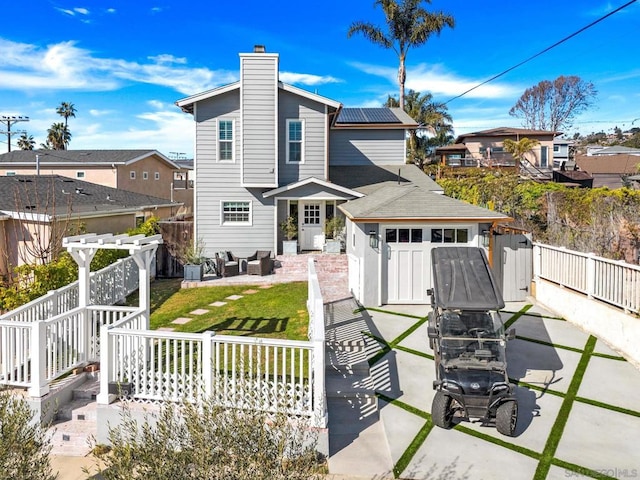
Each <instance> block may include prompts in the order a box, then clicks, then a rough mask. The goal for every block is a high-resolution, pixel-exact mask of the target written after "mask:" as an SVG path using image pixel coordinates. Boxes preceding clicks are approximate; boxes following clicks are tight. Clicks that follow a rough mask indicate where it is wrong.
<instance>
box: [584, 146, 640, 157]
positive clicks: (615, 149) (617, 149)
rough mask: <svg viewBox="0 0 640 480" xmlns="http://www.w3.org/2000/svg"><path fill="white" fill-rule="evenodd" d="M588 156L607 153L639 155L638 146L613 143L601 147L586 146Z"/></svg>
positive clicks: (606, 154) (639, 149)
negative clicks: (609, 145)
mask: <svg viewBox="0 0 640 480" xmlns="http://www.w3.org/2000/svg"><path fill="white" fill-rule="evenodd" d="M587 155H588V156H592V155H593V156H598V157H600V156H608V155H636V156H638V155H640V148H632V147H624V146H622V145H613V146H611V147H603V146H600V145H598V146H597V147H594V146H593V145H590V146H587Z"/></svg>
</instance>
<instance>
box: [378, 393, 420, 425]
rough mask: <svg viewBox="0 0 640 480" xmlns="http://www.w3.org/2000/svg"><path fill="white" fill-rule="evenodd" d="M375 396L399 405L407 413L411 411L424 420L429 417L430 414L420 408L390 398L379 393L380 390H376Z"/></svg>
mask: <svg viewBox="0 0 640 480" xmlns="http://www.w3.org/2000/svg"><path fill="white" fill-rule="evenodd" d="M376 396H377V397H378V398H379V399H381V400H384V401H385V402H387V403H389V404H391V405H394V406H396V407H399V408H401V409H403V410H405V411H407V412H409V413H413V414H414V415H416V416H418V417H420V418H424V419H425V420H428V419H429V418H431V415H429V414H428V413H427V412H423V411H422V410H420V409H419V408H416V407H414V406H412V405H409V404H408V403H405V402H403V401H401V400H398V399H397V398H391V397H388V396H386V395H385V394H384V393H380V392H376Z"/></svg>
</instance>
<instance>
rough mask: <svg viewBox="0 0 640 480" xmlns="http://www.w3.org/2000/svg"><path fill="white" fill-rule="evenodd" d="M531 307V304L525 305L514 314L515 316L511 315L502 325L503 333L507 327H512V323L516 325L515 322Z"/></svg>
mask: <svg viewBox="0 0 640 480" xmlns="http://www.w3.org/2000/svg"><path fill="white" fill-rule="evenodd" d="M531 307H533V305H531V304H530V303H529V304H527V305H525V306H524V307H522V308H521V309H520V311H518V312H516V313H515V314H514V315H513V316H512V317H511V318H510V319H509V320H507V321H506V322H505V323H504V331H505V332H506V331H507V329H508V328H509V327H511V325H513V324H514V323H516V321H517V320H518V319H519V318H520V317H521V316H523V315H524V314H525V313H527V312H528V311H529V309H530V308H531Z"/></svg>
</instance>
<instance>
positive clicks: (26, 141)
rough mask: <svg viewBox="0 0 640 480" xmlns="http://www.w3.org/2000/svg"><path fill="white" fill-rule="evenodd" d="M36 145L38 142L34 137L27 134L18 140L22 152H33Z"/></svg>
mask: <svg viewBox="0 0 640 480" xmlns="http://www.w3.org/2000/svg"><path fill="white" fill-rule="evenodd" d="M35 144H36V142H35V140H34V139H33V135H29V136H27V134H26V133H23V134H22V135H20V138H19V139H18V148H19V149H20V150H33V147H34V145H35Z"/></svg>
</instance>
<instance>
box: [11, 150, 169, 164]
mask: <svg viewBox="0 0 640 480" xmlns="http://www.w3.org/2000/svg"><path fill="white" fill-rule="evenodd" d="M154 154H155V155H157V156H158V157H159V158H161V159H162V160H164V161H165V162H167V163H169V164H170V165H172V166H173V167H174V168H179V167H178V166H177V165H176V164H175V163H174V162H172V161H171V160H169V159H168V158H167V157H165V156H164V155H162V154H161V153H160V152H158V151H157V150H14V151H12V152H8V153H3V154H1V155H0V165H2V164H5V165H9V164H10V165H21V164H23V165H30V166H31V165H33V166H35V163H36V155H38V160H39V162H40V164H41V165H54V164H55V165H65V164H67V165H68V164H78V163H81V164H85V165H88V164H91V165H100V164H104V165H111V164H114V163H115V164H125V163H129V162H131V161H133V160H139V159H142V158H146V157H149V156H151V155H154Z"/></svg>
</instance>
